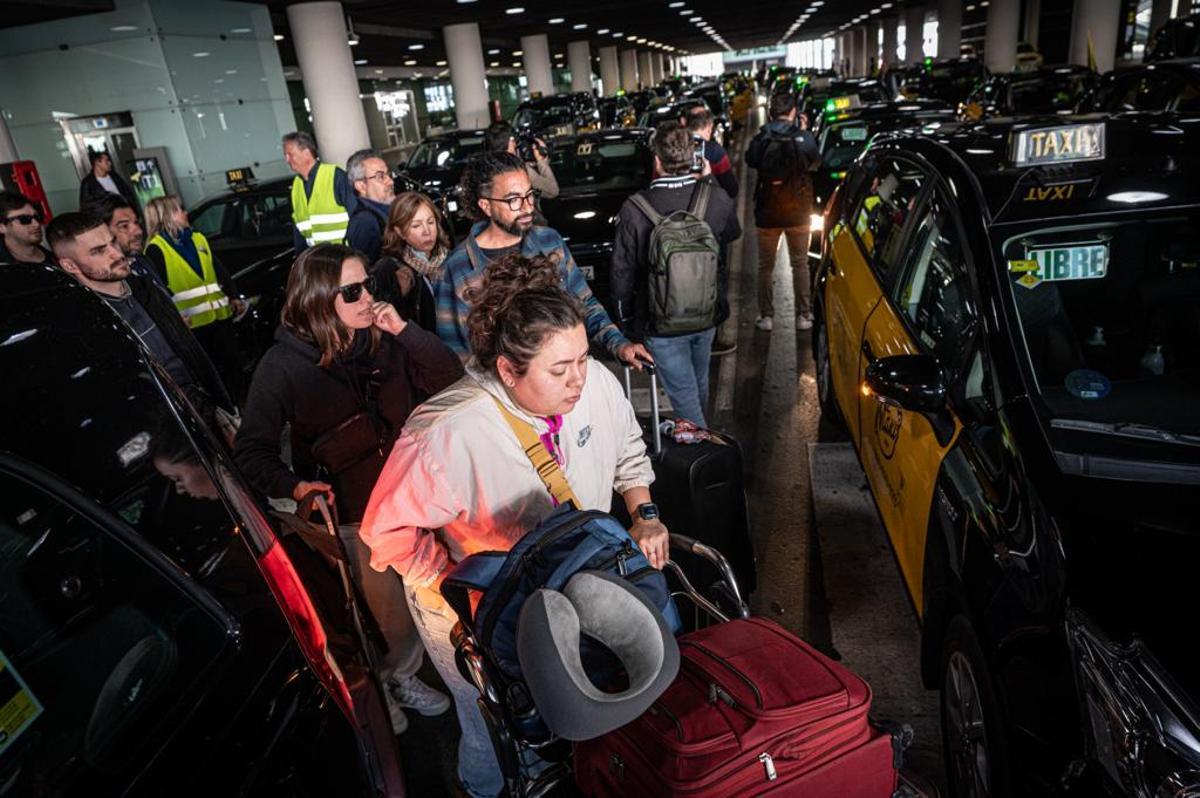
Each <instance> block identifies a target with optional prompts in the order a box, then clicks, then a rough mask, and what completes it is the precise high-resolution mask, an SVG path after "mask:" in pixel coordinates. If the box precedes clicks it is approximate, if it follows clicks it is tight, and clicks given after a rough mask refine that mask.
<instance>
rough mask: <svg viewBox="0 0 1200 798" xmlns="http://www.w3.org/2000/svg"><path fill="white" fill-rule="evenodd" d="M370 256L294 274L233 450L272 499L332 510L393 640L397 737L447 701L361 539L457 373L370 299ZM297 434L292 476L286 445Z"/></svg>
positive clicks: (344, 250)
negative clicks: (361, 528)
mask: <svg viewBox="0 0 1200 798" xmlns="http://www.w3.org/2000/svg"><path fill="white" fill-rule="evenodd" d="M373 282H374V281H373V280H372V279H371V278H370V277H369V276H368V275H367V263H366V256H364V255H363V254H362V253H360V252H358V251H356V250H353V249H351V248H349V247H345V246H341V245H338V244H318V245H317V246H315V247H312V248H311V249H307V250H305V251H304V252H303V253H301V255H300V257H299V258H297V259H296V263H295V265H293V266H292V271H291V274H290V275H289V276H288V283H287V296H286V299H285V300H284V307H283V313H282V324H281V325H280V327H279V329H278V330H277V331H276V333H275V345H274V346H272V347H271V348H270V349H269V350H267V353H266V354H265V355H263V358H262V360H261V361H260V362H259V364H258V368H257V369H256V370H255V372H254V379H253V381H252V383H251V385H250V393H249V396H248V397H247V400H246V406H245V409H244V411H243V413H242V425H241V428H240V429H239V430H238V435H237V439H236V441H235V442H234V458H235V459H236V460H237V463H238V465H239V466H241V468H242V471H243V472H244V473H245V474H246V476H247V477H248V478H249V479H250V480H251V481H252V482H253V483H254V484H255V485H256V486H257V487H258V488H259V489H260V490H261V491H263V493H265V494H266V495H267V496H269V497H271V498H273V499H293V500H295V501H300V500H301V499H303V498H304V497H306V496H308V495H309V494H311V493H313V492H314V491H315V492H320V493H323V494H325V495H326V496H327V497H329V498H332V499H333V502H334V503H335V504H336V507H337V511H338V517H339V523H340V525H341V526H340V532H341V536H342V539H343V541H345V543H346V548H347V551H348V552H349V554H350V555H351V557H350V560H351V562H350V566H351V570H352V572H353V573H354V576H355V578H356V580H357V581H358V583H359V586H360V587H361V589H362V592H363V594H364V596H365V598H366V600H367V604H368V606H369V607H370V609H371V611H372V613H373V614H374V615H375V619H376V621H377V622H378V623H379V626H380V629H381V630H382V631H383V633H384V636H385V637H386V639H387V643H388V651H387V654H386V656H382V657H380V658H379V663H378V664H379V670H380V672H379V677H380V680H381V682H382V683H384V684H385V686H386V688H387V689H386V690H385V693H386V695H387V699H388V705H389V709H390V710H391V714H392V726H393V728H394V729H395V731H396V733H397V734H399V733H400V732H402V731H404V729H405V728H407V725H408V721H407V719H406V718H405V716H404V712H403V708H404V707H411V708H415V709H416V710H417V711H419V712H421V713H422V714H426V715H434V714H439V713H440V712H444V711H445V710H446V709H447V708H448V707H449V705H450V703H449V699H447V698H446V696H444V695H442V694H441V693H438V692H436V691H434V690H432V689H431V688H429V687H427V686H426V685H424V684H423V683H422V682H420V681H418V680H417V679H416V677H415V674H416V672H417V669H418V668H419V667H420V665H421V655H422V652H423V649H422V647H421V644H420V640H419V638H418V636H417V634H416V633H415V631H414V630H413V627H412V618H411V616H410V615H409V612H408V608H407V605H406V603H405V598H404V592H403V588H402V585H401V583H400V580H398V579H396V578H395V575H394V574H381V573H378V572H376V571H373V570H371V568H370V567H369V566H367V561H368V559H369V554H370V553H369V551H368V550H367V548H366V546H365V545H364V544H363V543H362V542H361V541H360V540H359V538H358V525H359V522H360V521H361V520H362V517H363V512H364V510H365V509H366V505H367V499H368V498H369V497H370V494H371V489H372V487H373V486H374V485H375V480H376V479H377V478H378V476H379V473H380V471H382V469H383V465H384V462H385V460H386V458H387V455H388V452H389V451H390V450H391V448H392V443H393V442H394V441H395V439H396V437H397V436H398V435H399V433H400V428H401V427H403V426H404V422H405V420H406V419H407V418H408V415H409V413H411V412H412V409H413V408H414V407H416V406H417V404H419V403H420V402H421V401H423V400H424V399H427V398H428V397H430V396H432V395H434V394H436V393H438V392H439V391H441V390H442V389H443V388H445V387H446V386H448V385H450V384H451V383H453V382H455V381H456V380H457V379H458V378H459V377H461V376H462V373H463V370H462V366H461V365H460V364H459V361H458V359H457V358H456V357H455V356H454V355H453V354H452V353H451V352H450V351H449V350H448V349H447V348H446V347H445V346H444V345H443V344H442V343H441V341H439V340H438V338H437V336H436V335H433V334H432V333H429V332H426V331H425V330H422V329H421V328H420V327H419V326H417V325H416V324H409V323H408V322H406V321H405V320H404V319H402V318H401V317H400V314H398V313H397V312H396V309H395V308H394V307H392V306H391V305H390V304H388V303H386V302H379V301H376V300H375V298H374V296H373V295H372V288H373ZM289 426H290V440H291V467H290V468H289V465H288V463H287V462H285V460H284V455H283V452H282V450H281V437H282V435H283V431H284V429H285V428H287V427H289Z"/></svg>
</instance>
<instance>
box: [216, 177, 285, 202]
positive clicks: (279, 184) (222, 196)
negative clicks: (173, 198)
mask: <svg viewBox="0 0 1200 798" xmlns="http://www.w3.org/2000/svg"><path fill="white" fill-rule="evenodd" d="M295 178H296V176H295V175H287V176H286V177H269V178H267V179H266V180H254V181H252V182H249V183H246V184H244V185H240V186H236V187H230V188H229V189H227V190H225V191H222V192H221V193H219V194H213V195H212V196H209V197H205V198H204V199H202V200H200V201H199V202H197V203H196V208H199V207H201V206H202V205H211V204H212V203H214V202H220V201H221V200H226V199H229V198H231V197H256V196H264V195H266V196H277V195H281V194H287V193H288V192H289V191H291V189H292V182H293V181H294V180H295Z"/></svg>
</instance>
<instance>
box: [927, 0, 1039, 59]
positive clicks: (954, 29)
mask: <svg viewBox="0 0 1200 798" xmlns="http://www.w3.org/2000/svg"><path fill="white" fill-rule="evenodd" d="M1027 2H1037V0H1027ZM988 8H989V9H990V8H991V5H990V4H989V5H988ZM962 17H963V0H938V6H937V20H938V46H937V57H938V58H958V52H959V49H960V47H961V46H962V21H963V19H962Z"/></svg>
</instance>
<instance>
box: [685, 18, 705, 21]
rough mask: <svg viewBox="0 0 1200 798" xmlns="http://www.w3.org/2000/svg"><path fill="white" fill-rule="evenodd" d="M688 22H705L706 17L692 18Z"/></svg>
mask: <svg viewBox="0 0 1200 798" xmlns="http://www.w3.org/2000/svg"><path fill="white" fill-rule="evenodd" d="M688 21H689V22H703V21H704V17H691V18H690V19H689V20H688Z"/></svg>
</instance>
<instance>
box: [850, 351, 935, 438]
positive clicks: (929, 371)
mask: <svg viewBox="0 0 1200 798" xmlns="http://www.w3.org/2000/svg"><path fill="white" fill-rule="evenodd" d="M862 390H863V393H864V394H867V395H869V396H874V397H875V399H876V400H878V401H880V402H883V403H884V404H890V405H893V406H895V407H899V408H901V409H902V410H908V411H910V412H913V413H920V414H921V415H922V416H924V417H925V418H927V419H928V420H929V423H930V425H932V427H933V432H934V435H936V436H937V440H938V443H939V444H940V445H942V446H945V445H946V444H948V443H949V442H950V438H951V437H953V435H954V420H953V419H952V418H951V417H950V414H949V412H947V409H946V392H947V380H946V372H945V370H944V369H943V368H942V364H941V363H939V362H938V359H937V358H936V357H934V356H932V355H890V356H888V357H881V358H878V359H875V360H872V361H871V362H870V364H868V365H867V371H866V374H865V376H864V379H863V384H862Z"/></svg>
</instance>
